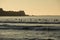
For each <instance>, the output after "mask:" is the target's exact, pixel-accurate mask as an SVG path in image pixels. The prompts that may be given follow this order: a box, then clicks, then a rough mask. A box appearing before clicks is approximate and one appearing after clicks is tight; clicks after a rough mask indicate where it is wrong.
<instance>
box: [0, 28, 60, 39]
mask: <svg viewBox="0 0 60 40" xmlns="http://www.w3.org/2000/svg"><path fill="white" fill-rule="evenodd" d="M0 38H5V39H6V38H7V39H8V38H13V39H16V40H18V39H24V38H28V39H34V38H36V39H41V40H42V39H54V40H59V39H60V31H48V30H47V31H34V30H32V31H31V30H13V29H9V30H6V29H5V30H2V29H1V30H0Z"/></svg>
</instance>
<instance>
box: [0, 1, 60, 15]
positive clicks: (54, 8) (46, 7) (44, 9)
mask: <svg viewBox="0 0 60 40" xmlns="http://www.w3.org/2000/svg"><path fill="white" fill-rule="evenodd" d="M0 8H3V10H6V11H20V10H24V11H25V13H26V14H28V15H60V0H0Z"/></svg>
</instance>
